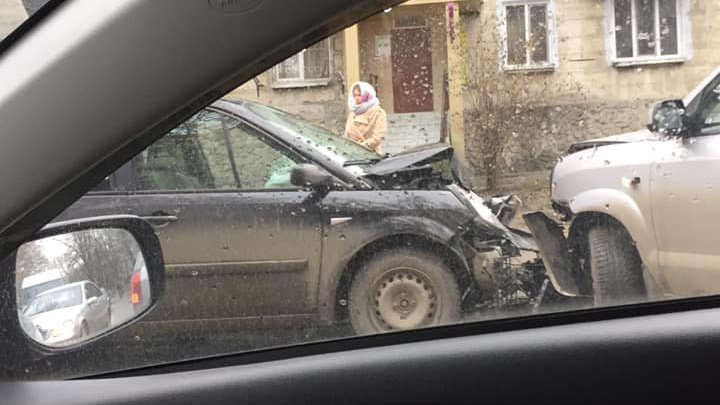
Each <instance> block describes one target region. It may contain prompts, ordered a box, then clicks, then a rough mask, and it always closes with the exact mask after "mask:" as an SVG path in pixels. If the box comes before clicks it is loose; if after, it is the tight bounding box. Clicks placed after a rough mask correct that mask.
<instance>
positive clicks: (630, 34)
mask: <svg viewBox="0 0 720 405" xmlns="http://www.w3.org/2000/svg"><path fill="white" fill-rule="evenodd" d="M606 1H607V7H608V20H609V29H608V33H609V35H608V36H609V38H608V40H609V41H608V42H609V45H610V47H609V48H610V49H609V52H610V58H611V61H612V62H614V63H615V64H618V65H622V64H636V63H643V62H647V63H657V62H663V61H682V60H684V59H687V58H689V53H690V47H691V44H690V33H689V30H688V28H689V24H690V21H689V19H690V17H689V12H688V4H687V0H606Z"/></svg>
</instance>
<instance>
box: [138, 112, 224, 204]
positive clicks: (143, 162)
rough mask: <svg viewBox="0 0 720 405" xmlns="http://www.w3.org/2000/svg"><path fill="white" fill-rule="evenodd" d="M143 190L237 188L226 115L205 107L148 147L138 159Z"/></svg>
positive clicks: (140, 182) (139, 186)
mask: <svg viewBox="0 0 720 405" xmlns="http://www.w3.org/2000/svg"><path fill="white" fill-rule="evenodd" d="M135 163H136V171H137V173H138V178H139V181H138V186H137V189H138V190H140V191H149V190H155V191H160V190H175V191H177V190H223V189H234V188H237V182H236V179H235V173H234V171H233V167H232V164H231V162H230V156H229V154H228V141H227V137H226V124H225V121H224V117H223V116H222V115H220V114H217V113H214V112H208V111H204V112H201V113H199V114H197V115H196V116H195V117H193V118H192V119H190V120H188V121H186V122H185V123H183V124H182V125H180V126H178V127H177V128H176V129H174V130H173V131H171V132H170V133H169V134H167V135H166V136H164V137H162V138H161V139H160V140H158V141H157V142H155V143H154V144H153V145H151V146H150V147H148V148H147V149H146V150H145V151H144V152H143V153H142V154H141V155H140V156H139V158H138V159H136V162H135Z"/></svg>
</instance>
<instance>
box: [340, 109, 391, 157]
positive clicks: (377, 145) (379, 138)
mask: <svg viewBox="0 0 720 405" xmlns="http://www.w3.org/2000/svg"><path fill="white" fill-rule="evenodd" d="M386 133H387V114H385V110H383V109H382V108H380V107H379V106H378V107H374V108H372V109H370V110H369V111H367V112H365V113H363V114H360V115H355V113H353V112H352V111H351V112H350V115H349V116H348V119H347V123H346V124H345V137H346V138H350V139H352V140H353V141H355V142H357V143H360V144H362V145H364V146H366V147H367V148H368V149H372V150H374V151H375V153H377V154H378V155H382V143H383V140H385V134H386Z"/></svg>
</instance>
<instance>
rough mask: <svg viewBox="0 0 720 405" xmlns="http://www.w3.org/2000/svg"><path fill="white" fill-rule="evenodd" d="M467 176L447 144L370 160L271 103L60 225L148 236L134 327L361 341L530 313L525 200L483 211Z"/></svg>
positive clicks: (195, 132)
mask: <svg viewBox="0 0 720 405" xmlns="http://www.w3.org/2000/svg"><path fill="white" fill-rule="evenodd" d="M461 167H462V165H461V163H460V161H459V159H458V158H457V157H455V156H454V155H453V149H452V147H450V146H449V145H446V144H434V145H425V146H422V147H419V148H416V149H412V150H408V151H406V152H403V153H400V154H397V155H393V156H387V155H386V156H378V155H376V154H375V153H374V152H372V151H370V150H367V149H365V148H364V147H362V146H360V145H358V144H355V143H354V142H352V141H349V140H347V139H344V138H342V137H339V136H337V135H336V134H333V133H332V132H330V131H328V130H326V129H324V128H321V127H318V126H315V125H312V124H310V123H308V122H305V121H304V120H302V119H299V118H297V117H295V116H292V115H290V114H287V113H285V112H283V111H280V110H278V109H275V108H273V107H269V106H266V105H262V104H258V103H252V102H229V101H218V102H216V103H214V104H212V105H211V106H210V107H208V108H206V109H204V110H202V111H201V112H199V113H198V114H196V115H195V116H194V117H193V118H191V119H190V120H188V121H186V122H185V123H184V124H182V125H180V126H179V127H177V128H176V129H174V130H172V131H171V132H170V133H168V134H167V135H165V136H164V137H162V138H161V139H159V140H158V141H156V142H155V143H154V144H152V145H151V146H149V147H148V148H147V149H146V150H145V151H143V152H142V153H141V154H139V155H138V156H136V157H135V158H134V159H131V160H130V161H129V162H128V163H126V164H125V165H124V166H122V167H121V168H120V169H118V170H117V171H116V172H115V173H114V174H113V175H111V176H109V177H108V178H106V179H105V180H104V181H103V182H102V183H101V184H99V185H98V186H97V187H96V188H95V189H94V190H93V191H92V192H90V193H88V194H87V195H86V196H85V197H83V198H82V199H80V200H79V201H78V202H76V203H75V204H74V205H72V206H71V207H70V208H68V209H67V210H66V211H65V212H64V213H63V214H62V215H61V216H60V217H59V218H58V219H59V220H66V219H71V218H81V217H94V216H102V215H111V214H130V215H136V216H140V217H142V218H144V219H146V220H148V221H149V222H150V223H152V224H153V226H154V227H155V229H156V231H157V233H158V235H159V237H160V241H161V244H162V248H163V252H164V255H165V264H166V277H167V289H166V292H165V296H164V298H163V300H162V302H161V303H160V305H159V307H158V308H157V309H156V310H154V311H153V312H152V313H151V314H150V315H149V316H148V317H147V318H145V319H144V320H143V322H142V323H144V324H156V326H157V325H165V326H171V327H172V325H173V324H175V323H178V322H182V323H183V327H184V328H188V327H189V326H190V325H197V326H199V327H202V328H204V329H205V330H207V328H210V327H217V328H225V329H227V330H243V329H244V328H246V327H247V326H248V324H251V325H252V327H256V328H257V327H262V326H268V327H270V326H273V325H275V326H276V325H278V324H281V325H288V326H290V325H293V324H300V325H309V324H311V323H312V324H319V325H323V324H325V325H332V324H338V323H342V324H345V325H348V326H349V327H352V329H353V330H354V331H355V332H356V333H363V334H364V333H375V332H383V331H392V330H402V329H410V328H418V327H424V326H431V325H440V324H448V323H452V322H455V321H460V320H461V319H462V317H463V316H465V315H466V314H468V313H469V312H473V311H477V310H478V309H481V310H492V311H497V310H502V309H504V308H508V307H512V306H523V307H524V308H532V307H533V305H534V306H537V305H538V304H539V302H540V301H541V300H542V298H543V294H544V291H545V288H546V287H547V280H546V277H545V273H544V269H543V267H542V264H541V263H540V262H539V261H537V260H536V259H534V258H535V257H536V255H535V253H536V252H537V247H536V245H535V243H534V241H533V240H532V238H531V237H530V235H529V234H526V233H523V232H521V231H518V230H513V229H510V228H509V223H510V222H511V221H512V220H513V218H514V217H515V214H516V213H517V211H518V210H519V208H520V203H519V200H517V198H515V197H514V196H507V197H500V198H494V199H488V200H484V199H483V198H481V197H479V196H478V195H476V194H475V193H473V192H472V191H471V190H470V188H469V187H467V185H466V184H467V183H466V182H465V181H463V180H462V178H461V177H462V176H461V175H460V174H461V172H462V170H460V168H461ZM128 282H129V281H128Z"/></svg>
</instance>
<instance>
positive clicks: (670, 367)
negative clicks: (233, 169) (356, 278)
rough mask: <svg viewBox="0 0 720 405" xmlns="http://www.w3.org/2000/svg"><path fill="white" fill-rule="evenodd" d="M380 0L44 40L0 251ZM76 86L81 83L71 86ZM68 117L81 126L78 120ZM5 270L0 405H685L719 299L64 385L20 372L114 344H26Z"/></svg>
mask: <svg viewBox="0 0 720 405" xmlns="http://www.w3.org/2000/svg"><path fill="white" fill-rule="evenodd" d="M96 1H97V0H68V1H62V0H53V1H51V2H50V3H49V5H48V7H46V8H45V9H43V11H42V12H40V13H38V14H36V15H34V16H33V17H32V18H31V19H30V20H28V21H27V22H26V23H25V25H24V26H23V27H22V28H21V29H20V30H18V31H17V32H16V33H15V34H13V35H11V36H10V37H8V38H7V39H6V40H5V41H4V42H3V43H2V45H1V46H0V57H3V56H7V59H0V63H3V64H7V65H8V66H10V65H12V66H18V65H19V64H20V63H21V62H22V61H20V60H15V59H13V58H10V57H9V56H16V54H13V52H14V51H21V50H23V49H24V48H23V47H24V46H29V44H28V43H26V42H24V35H28V34H30V33H34V34H37V35H38V38H36V39H38V40H40V39H42V38H43V37H47V36H49V35H51V34H52V32H51V30H50V29H51V28H52V24H46V23H52V18H53V17H54V16H55V15H56V14H54V13H51V11H53V10H61V9H63V7H65V6H68V10H69V9H70V8H71V7H70V6H73V7H75V6H77V9H78V10H80V9H82V7H91V6H92V5H91V4H90V3H91V2H96ZM120 3H122V4H120ZM393 3H397V2H396V1H384V0H305V1H303V2H298V1H294V2H289V1H280V0H265V1H263V0H251V1H209V2H208V1H205V0H192V1H190V0H188V1H177V0H152V1H127V2H118V1H113V2H108V6H107V10H106V12H105V13H100V14H101V15H99V16H98V18H97V20H96V21H94V22H93V25H92V30H91V31H92V35H87V36H82V35H80V34H78V37H82V39H80V38H76V40H77V41H78V43H80V45H79V46H77V44H75V45H73V46H70V45H67V46H66V45H64V44H60V45H59V46H58V48H57V49H56V50H55V51H56V52H57V55H56V56H57V57H56V58H54V59H53V60H52V61H50V60H48V61H46V63H47V66H46V67H47V69H39V70H37V71H33V72H31V73H29V76H28V77H27V78H26V80H24V81H22V82H21V83H20V85H19V86H20V87H19V91H15V92H13V94H12V97H11V96H10V95H8V94H5V93H3V92H0V122H2V123H3V125H2V127H3V129H2V130H3V132H4V135H3V136H0V160H2V161H3V162H4V163H3V170H2V171H0V185H2V186H3V189H4V190H5V191H4V194H6V196H5V197H3V203H2V204H0V256H2V257H5V256H8V255H11V253H12V252H13V251H14V250H15V249H16V248H17V247H18V246H19V245H20V244H21V243H22V242H23V241H25V240H26V239H27V238H29V237H30V236H31V235H32V234H33V233H34V232H36V231H37V230H38V229H40V228H41V227H42V226H43V225H44V224H46V223H47V222H48V221H50V220H51V219H52V218H54V217H55V216H56V215H57V214H59V213H60V212H61V211H62V210H64V209H65V208H66V207H67V206H69V205H70V204H72V203H73V202H74V201H76V200H77V199H78V198H80V197H81V196H82V195H83V194H84V193H85V192H87V191H88V190H90V189H92V188H93V187H94V186H95V185H96V184H98V183H100V182H101V181H103V179H106V178H107V176H109V175H110V174H111V173H112V172H113V171H114V170H116V169H117V168H118V167H120V166H121V165H123V164H124V163H126V162H127V161H128V160H129V159H131V158H132V157H133V156H135V155H137V154H138V153H140V152H141V151H142V150H144V149H145V148H147V147H148V146H149V145H150V144H152V143H153V142H154V141H155V140H157V139H158V138H159V137H160V136H162V134H164V133H166V132H167V131H168V130H169V129H170V128H173V127H175V126H176V125H178V123H180V122H181V121H183V120H185V119H187V118H188V117H190V116H191V115H192V114H194V113H196V112H197V111H199V110H200V109H202V108H204V107H205V106H207V105H208V104H209V103H211V102H212V101H214V100H215V99H217V98H218V97H220V95H222V94H224V92H226V91H228V90H229V89H231V88H233V87H234V86H237V85H239V84H240V83H243V82H245V81H246V80H248V79H250V78H252V77H253V75H255V74H257V73H259V72H262V71H264V70H265V69H267V68H268V67H270V66H272V65H273V64H274V63H276V62H278V61H280V60H282V59H283V58H284V57H286V56H288V55H291V54H293V53H294V52H297V51H299V50H300V49H303V48H304V47H306V46H307V45H308V44H311V43H313V42H315V41H317V40H319V39H321V38H324V37H325V36H327V35H329V34H331V33H334V32H337V31H338V30H340V29H342V28H344V27H346V26H348V25H351V24H352V23H354V22H356V21H358V20H360V19H362V18H364V17H367V16H369V15H371V14H374V13H377V12H381V11H382V10H383V9H386V8H388V7H391V6H392V5H393ZM209 4H210V5H215V6H212V7H210V6H208V5H209ZM222 4H225V6H219V5H222ZM233 5H240V6H242V7H236V8H233ZM248 5H252V7H249V6H248ZM223 7H226V8H223ZM243 7H244V8H243ZM248 9H249V10H252V12H249V11H247V10H248ZM233 10H235V11H233ZM238 10H240V11H238ZM85 34H87V32H85V33H83V35H85ZM108 44H110V45H108ZM140 66H141V67H140ZM3 67H4V66H3ZM179 67H181V68H179ZM109 77H112V79H111V80H110V79H109ZM78 82H82V83H84V86H82V87H83V89H81V90H79V89H77V88H75V87H73V85H72V83H78ZM119 83H120V84H119ZM61 94H62V96H61ZM67 94H72V95H73V96H74V97H72V99H73V102H72V103H68V102H67V100H65V99H63V98H64V97H67ZM137 100H142V103H137ZM138 104H141V106H138V107H136V108H135V107H132V106H133V105H138ZM58 105H63V108H61V109H59V108H57V106H58ZM28 111H43V112H44V116H43V120H40V121H39V122H34V121H35V120H36V118H35V116H34V115H33V114H29V113H28ZM118 112H120V113H118ZM78 117H85V118H86V119H84V120H83V122H82V123H80V122H79V121H78ZM87 117H91V118H90V119H87ZM29 125H32V127H33V128H34V129H35V130H34V131H32V133H27V131H26V128H27V127H28V126H29ZM88 133H92V134H100V135H98V136H96V137H88V136H87V134H88ZM21 139H23V140H24V141H19V140H21ZM189 142H190V143H189V144H188V145H181V147H180V148H179V149H178V153H180V151H181V152H182V153H198V152H189V151H188V150H187V149H186V148H188V147H191V146H192V141H189ZM37 145H43V147H41V148H37ZM73 145H85V147H83V148H77V147H76V146H73ZM156 145H158V144H156ZM58 156H59V157H58ZM31 157H32V158H31ZM153 159H161V155H160V153H159V152H158V153H155V152H154V151H153V150H152V149H151V150H150V151H148V160H147V161H146V162H144V164H145V165H146V166H145V169H146V170H147V169H149V168H151V167H152V164H153V162H152V160H153ZM48 162H52V164H49V163H48ZM28 173H32V176H31V177H29V175H28ZM173 176H175V177H174V178H172V179H167V178H164V177H162V176H160V174H157V173H155V174H153V176H152V177H147V178H145V179H144V180H145V181H146V182H147V184H158V183H163V184H167V183H168V182H170V183H173V184H178V185H180V184H182V187H185V188H187V187H188V185H190V184H192V185H194V184H195V183H199V185H200V186H203V187H207V186H211V185H212V184H211V182H212V179H208V178H203V176H201V175H199V174H195V173H183V171H182V170H181V169H178V170H177V171H176V172H175V174H173ZM30 180H31V181H30ZM203 182H205V183H203ZM3 263H4V264H3V265H2V266H0V303H1V304H0V325H2V326H0V341H2V342H3V343H2V344H1V345H0V347H1V348H0V378H1V379H2V381H1V382H0V403H2V404H7V405H15V404H38V405H40V404H48V405H50V404H51V405H74V404H77V405H80V404H133V405H153V404H169V403H172V404H175V405H181V404H199V403H203V404H294V403H302V404H315V405H319V404H364V405H368V404H573V405H575V404H621V403H622V404H624V403H627V404H692V403H701V402H703V403H713V402H714V400H713V398H715V397H716V396H717V392H716V387H717V381H716V380H717V375H718V374H720V362H719V361H718V359H719V358H720V309H718V305H719V304H720V300H719V299H717V298H715V297H707V298H694V299H685V300H676V301H672V302H658V303H652V302H651V303H645V304H636V305H628V306H623V307H613V308H604V309H588V310H582V311H575V312H567V313H557V314H544V315H535V316H531V317H520V318H515V319H508V320H494V321H486V322H478V323H470V324H465V325H452V326H445V327H438V328H432V329H427V330H417V331H411V332H401V333H388V334H383V335H379V336H370V337H356V338H349V339H341V340H337V341H329V342H321V343H313V344H307V345H300V346H297V347H287V348H277V349H266V350H259V351H256V352H249V353H240V354H230V355H223V356H217V357H213V358H204V359H197V360H189V361H184V362H180V363H177V364H163V365H158V366H153V367H146V368H142V369H136V370H118V371H116V372H109V373H106V374H102V375H92V376H86V377H83V376H81V377H78V378H74V379H69V380H55V379H53V378H52V374H51V373H49V374H48V376H47V377H46V378H39V379H38V378H31V377H29V376H28V373H27V372H26V370H28V369H29V368H32V367H40V368H45V369H47V370H50V369H51V368H52V367H53V365H57V364H71V363H72V362H81V361H85V362H87V361H90V362H92V361H93V359H96V358H105V357H106V356H108V355H109V354H110V355H112V353H113V352H118V351H120V352H121V351H122V350H123V349H122V348H118V347H116V346H114V344H113V343H112V342H113V340H112V339H103V338H100V339H96V340H93V341H91V342H88V343H87V344H85V345H82V346H79V347H76V348H72V349H68V350H48V349H45V348H42V347H39V346H37V345H34V344H33V343H32V342H31V341H30V340H29V339H27V338H26V337H25V335H24V334H23V332H22V330H21V329H20V326H19V325H18V322H17V309H16V307H15V302H14V301H15V300H14V293H15V285H14V283H15V278H14V274H13V268H12V266H11V264H10V263H9V261H8V260H6V261H5V262H3ZM716 356H718V357H716Z"/></svg>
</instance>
